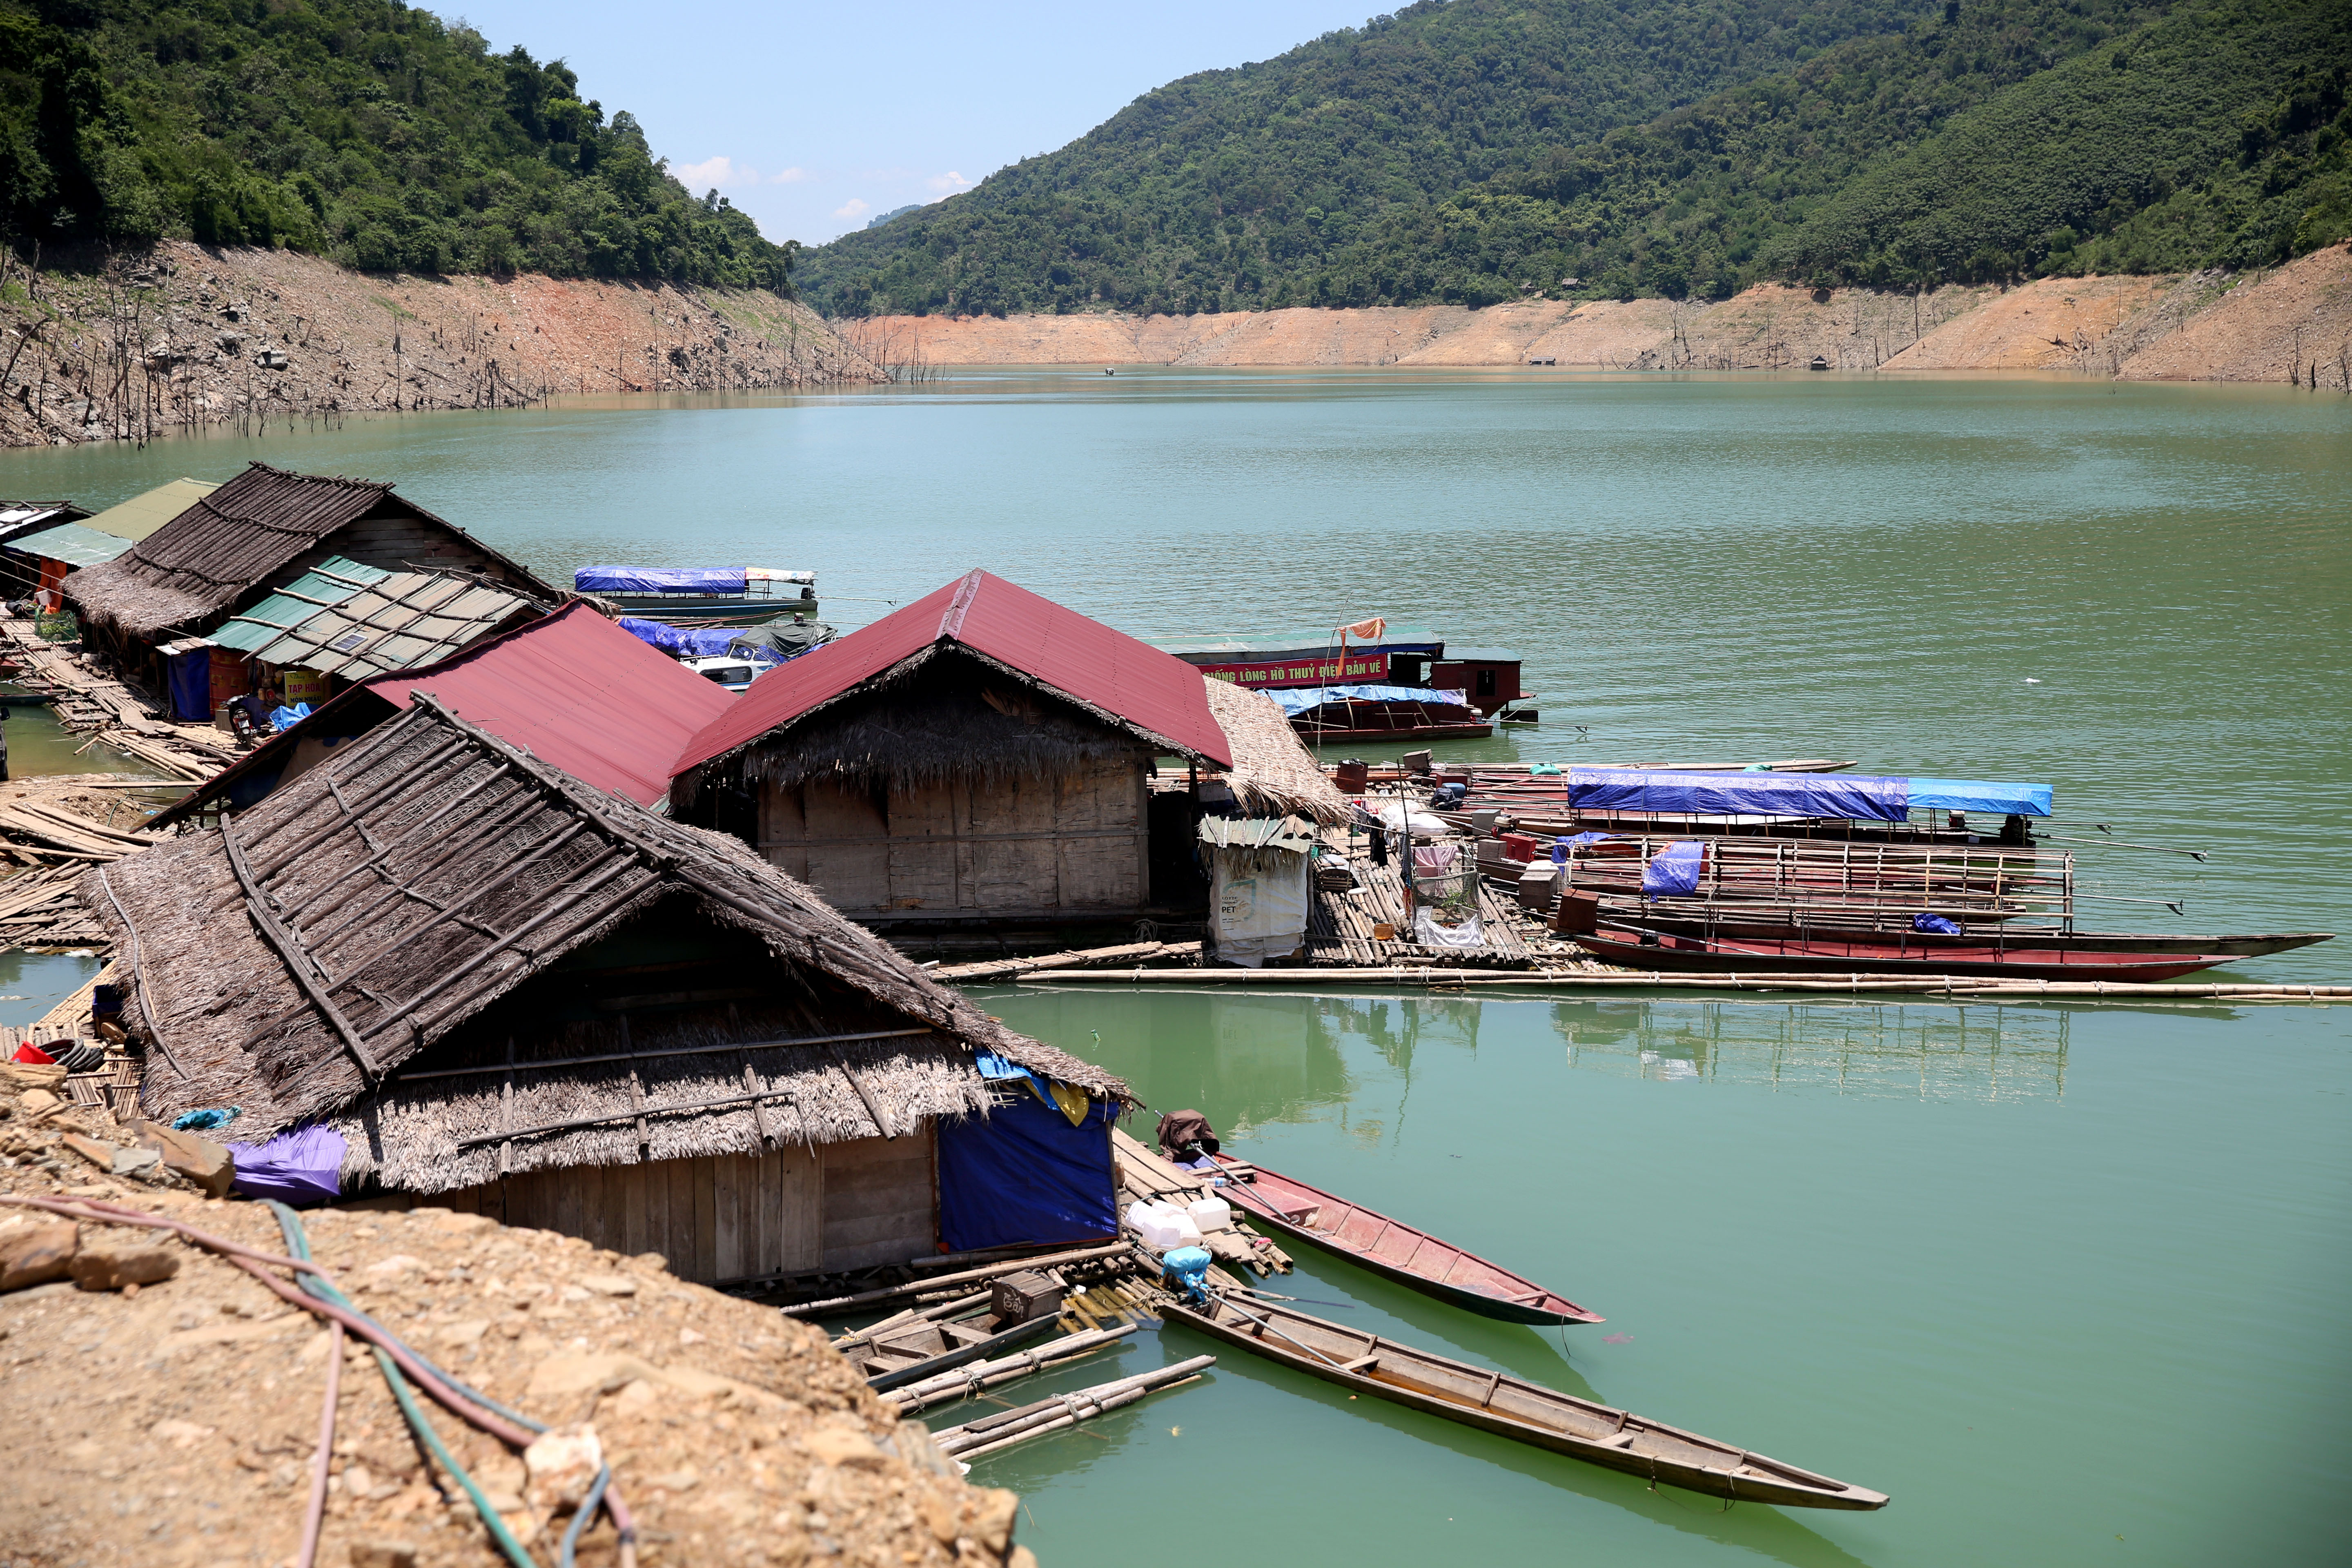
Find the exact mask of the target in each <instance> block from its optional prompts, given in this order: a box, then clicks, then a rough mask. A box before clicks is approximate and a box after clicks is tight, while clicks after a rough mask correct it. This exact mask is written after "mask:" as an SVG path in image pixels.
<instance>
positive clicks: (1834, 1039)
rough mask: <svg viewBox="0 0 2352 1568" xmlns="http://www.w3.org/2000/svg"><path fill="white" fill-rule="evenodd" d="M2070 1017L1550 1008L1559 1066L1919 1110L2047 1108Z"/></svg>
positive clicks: (2058, 1078) (1799, 1006) (1989, 1009)
mask: <svg viewBox="0 0 2352 1568" xmlns="http://www.w3.org/2000/svg"><path fill="white" fill-rule="evenodd" d="M2072 1018H2073V1014H2072V1012H2071V1011H2069V1010H2066V1009H2063V1008H2052V1009H2047V1010H2041V1009H2026V1008H2018V1007H1996V1006H1980V1007H1969V1006H1950V1005H1937V1006H1908V1005H1897V1004H1889V1003H1871V1004H1865V1005H1853V1004H1845V1003H1837V1004H1822V1003H1811V1002H1786V1003H1746V1002H1702V1003H1696V1004H1675V1005H1659V1004H1656V1003H1650V1002H1556V1003H1554V1004H1552V1005H1551V1026H1552V1032H1553V1033H1554V1034H1556V1035H1558V1036H1559V1037H1560V1038H1561V1039H1562V1040H1564V1041H1565V1042H1567V1045H1568V1065H1569V1066H1570V1067H1571V1068H1581V1069H1583V1070H1585V1071H1589V1072H1604V1073H1611V1074H1613V1075H1616V1076H1619V1077H1634V1078H1645V1079H1658V1080H1661V1081H1665V1082H1672V1081H1674V1080H1676V1079H1717V1080H1723V1081H1727V1082H1734V1083H1747V1084H1761V1085H1764V1086H1766V1087H1769V1088H1770V1089H1832V1090H1834V1091H1835V1092H1837V1093H1840V1094H1864V1095H1877V1096H1887V1095H1894V1096H1901V1097H1906V1098H1916V1099H1921V1100H1951V1099H1964V1100H2056V1099H2060V1098H2063V1095H2064V1094H2065V1092H2066V1039H2067V1034H2068V1030H2069V1027H2070V1026H2071V1020H2072Z"/></svg>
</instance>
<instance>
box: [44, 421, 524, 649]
mask: <svg viewBox="0 0 2352 1568" xmlns="http://www.w3.org/2000/svg"><path fill="white" fill-rule="evenodd" d="M329 555H341V556H345V557H347V558H349V559H351V560H353V561H357V562H359V563H362V564H363V565H368V566H377V567H381V568H383V569H384V570H385V571H394V572H396V571H400V570H403V569H404V568H408V567H420V566H421V567H438V568H444V569H451V570H457V571H464V572H474V573H478V574H480V575H482V576H483V577H485V578H487V579H488V580H489V581H491V582H494V583H500V584H509V585H512V586H515V587H519V588H521V589H523V590H525V591H526V592H528V593H529V594H530V595H533V596H535V597H538V598H540V599H542V600H545V601H548V602H550V603H552V602H554V601H556V600H559V599H561V598H562V596H563V595H562V593H561V592H560V591H558V590H556V589H554V588H551V587H549V586H548V585H547V584H544V583H541V581H539V579H538V578H536V577H535V576H533V575H532V574H530V571H529V570H528V569H527V568H525V567H524V566H522V565H521V564H520V563H517V562H514V561H510V560H509V559H508V558H507V557H506V556H504V555H501V554H500V553H499V552H497V551H495V550H493V549H491V548H490V547H489V546H488V545H487V544H484V543H483V542H480V541H479V540H478V539H475V538H474V537H473V536H472V535H470V534H468V533H467V532H466V531H464V530H463V529H461V528H458V527H457V526H456V525H455V524H453V523H450V522H446V521H443V520H442V519H440V518H438V517H436V516H435V515H433V513H431V512H429V511H426V510H425V509H424V508H423V507H420V506H416V505H415V504H414V503H412V502H410V501H408V500H404V499H403V498H401V497H399V496H397V495H394V493H393V488H392V486H391V485H389V484H386V483H381V482H378V481H375V480H372V479H341V478H333V477H329V476H326V475H320V474H294V473H288V472H286V471H285V470H284V469H281V468H271V467H270V466H269V465H268V464H267V463H254V464H252V465H250V466H249V467H247V469H246V470H245V472H243V473H241V474H239V475H237V476H236V478H235V479H231V480H229V481H228V482H227V483H226V484H224V485H222V486H220V487H219V488H218V489H214V490H212V491H210V492H209V493H207V494H204V495H200V496H198V497H196V499H195V500H194V502H193V504H191V505H190V506H189V507H188V508H187V510H184V511H183V512H181V513H180V514H179V515H178V516H177V517H175V518H173V520H172V521H170V522H168V523H165V524H164V525H163V527H161V528H159V529H156V530H155V531H153V532H152V533H150V534H148V535H147V536H146V537H144V538H143V539H142V540H140V542H138V543H137V544H136V545H134V546H133V547H132V548H131V550H130V551H129V552H126V553H125V554H123V555H121V556H119V557H117V558H116V559H115V560H112V561H110V562H107V563H104V564H102V565H97V566H88V567H84V568H83V569H81V570H80V571H79V572H76V573H75V574H73V576H72V577H71V578H70V579H69V582H68V589H67V594H66V598H67V603H68V605H69V606H70V607H71V608H72V609H73V610H74V612H75V613H76V614H77V615H79V616H80V617H81V619H82V620H83V621H84V622H85V623H86V624H88V625H89V626H93V627H95V628H96V629H98V630H99V631H100V633H101V634H104V635H106V636H108V637H112V638H114V639H115V640H117V641H119V642H120V641H140V642H152V641H154V640H156V639H157V638H158V637H161V636H162V635H163V633H165V632H167V631H171V632H178V633H182V634H187V633H201V632H205V631H208V630H210V629H211V628H212V627H213V626H217V625H218V624H219V623H220V622H222V621H224V620H226V619H227V618H228V617H229V616H231V615H233V614H234V613H236V611H237V610H238V609H241V608H243V607H244V606H245V605H247V604H250V603H252V602H253V601H255V600H257V599H258V598H259V597H260V596H261V595H262V594H263V593H265V592H266V591H267V590H268V588H270V587H271V586H273V585H277V584H284V583H289V582H291V581H292V580H293V579H294V578H296V577H298V576H299V575H300V574H302V573H303V572H304V571H305V570H307V569H308V568H309V567H310V566H312V565H314V564H316V563H318V562H320V561H322V560H324V559H326V558H327V557H328V556H329Z"/></svg>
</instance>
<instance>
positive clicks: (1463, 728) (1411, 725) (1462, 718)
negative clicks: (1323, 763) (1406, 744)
mask: <svg viewBox="0 0 2352 1568" xmlns="http://www.w3.org/2000/svg"><path fill="white" fill-rule="evenodd" d="M1266 695H1267V696H1268V697H1271V698H1273V699H1274V700H1275V702H1276V704H1277V705H1278V706H1279V707H1280V708H1281V709H1282V711H1283V713H1284V715H1285V716H1286V717H1287V718H1288V719H1289V721H1290V727H1291V728H1292V729H1294V730H1296V731H1298V733H1299V736H1300V738H1301V739H1303V740H1305V741H1307V742H1309V743H1310V744H1311V743H1314V742H1342V743H1345V742H1357V741H1477V740H1484V739H1485V738H1486V737H1487V736H1489V735H1491V734H1493V733H1494V732H1495V726H1494V724H1493V722H1492V721H1489V720H1487V719H1486V718H1483V717H1481V716H1480V714H1479V712H1478V710H1476V709H1475V708H1473V707H1471V706H1470V704H1469V703H1468V702H1467V701H1466V700H1465V699H1464V698H1463V695H1462V693H1461V692H1459V691H1447V690H1440V689H1437V688H1435V687H1431V686H1388V685H1381V684H1365V685H1360V686H1297V687H1286V688H1281V689H1276V690H1271V691H1268V692H1267V693H1266Z"/></svg>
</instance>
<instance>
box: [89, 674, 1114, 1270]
mask: <svg viewBox="0 0 2352 1568" xmlns="http://www.w3.org/2000/svg"><path fill="white" fill-rule="evenodd" d="M79 893H80V896H81V898H82V900H84V902H85V903H87V904H88V905H89V908H90V909H91V910H94V911H96V912H97V913H98V915H99V916H100V919H101V920H103V921H105V922H106V924H107V927H108V930H109V931H110V935H111V936H112V937H113V938H114V939H115V941H116V942H117V943H118V944H119V951H121V953H122V954H123V961H122V968H123V969H124V970H125V971H126V972H127V973H128V974H129V976H130V977H131V983H132V989H131V994H130V995H129V996H128V997H126V999H125V1008H124V1016H125V1017H126V1019H127V1020H128V1022H129V1024H130V1026H131V1028H132V1029H133V1031H134V1034H135V1036H136V1037H137V1038H138V1040H139V1041H140V1043H141V1045H142V1048H143V1051H144V1058H143V1064H142V1069H141V1073H142V1076H141V1084H140V1102H141V1106H142V1110H144V1112H145V1113H146V1114H147V1115H148V1116H149V1117H151V1118H154V1119H157V1120H169V1119H171V1118H173V1117H175V1116H177V1115H179V1114H182V1113H184V1112H185V1111H189V1110H198V1109H204V1108H210V1107H218V1106H240V1107H243V1108H244V1109H243V1110H242V1111H241V1113H240V1114H239V1115H238V1116H237V1118H236V1121H234V1122H233V1123H231V1125H230V1127H229V1129H228V1131H227V1134H226V1135H227V1136H230V1137H233V1138H236V1139H237V1140H239V1141H240V1142H244V1143H247V1144H256V1145H259V1153H260V1154H262V1155H271V1154H275V1155H278V1156H282V1157H283V1159H284V1161H285V1162H286V1163H289V1164H292V1165H294V1166H296V1167H298V1168H299V1169H300V1170H301V1171H303V1172H304V1173H306V1174H305V1176H304V1180H306V1181H307V1182H309V1183H310V1185H311V1186H312V1187H313V1189H314V1190H315V1191H317V1193H318V1194H319V1195H320V1196H325V1195H329V1194H332V1195H335V1196H339V1197H343V1198H360V1197H370V1196H373V1197H382V1198H385V1199H388V1200H391V1201H394V1202H428V1201H429V1202H431V1203H433V1204H436V1205H440V1206H443V1207H447V1208H453V1209H457V1210H459V1211H461V1212H469V1213H481V1214H487V1215H494V1216H496V1217H498V1218H499V1219H500V1220H502V1221H503V1222H505V1223H507V1224H509V1225H520V1226H538V1227H542V1228H548V1229H553V1230H559V1231H562V1232H564V1233H566V1234H568V1235H572V1236H578V1237H584V1238H586V1239H588V1240H590V1241H592V1242H593V1243H595V1244H596V1245H597V1246H600V1247H610V1248H612V1249H614V1250H616V1251H620V1252H627V1253H641V1252H649V1251H650V1252H659V1253H661V1254H662V1255H663V1256H664V1257H665V1258H667V1259H668V1260H669V1263H670V1267H671V1268H673V1269H674V1270H675V1271H676V1272H677V1274H679V1275H680V1276H681V1277H683V1278H686V1279H698V1280H705V1281H720V1280H730V1279H765V1278H772V1277H775V1276H779V1275H787V1274H796V1273H805V1272H814V1271H817V1270H825V1271H834V1270H841V1269H851V1268H866V1267H872V1266H876V1265H879V1264H884V1263H894V1262H904V1261H907V1260H908V1259H911V1258H919V1257H922V1256H926V1255H929V1254H932V1253H934V1252H937V1251H940V1250H965V1249H971V1248H977V1247H992V1246H999V1245H1006V1244H1010V1243H1014V1242H1032V1241H1034V1242H1053V1241H1067V1240H1085V1239H1090V1238H1094V1237H1108V1236H1110V1235H1113V1234H1115V1233H1116V1227H1117V1215H1116V1213H1115V1210H1114V1207H1113V1185H1112V1170H1111V1154H1110V1142H1109V1131H1108V1127H1109V1122H1110V1121H1111V1120H1112V1119H1113V1118H1114V1117H1116V1116H1117V1115H1118V1113H1119V1112H1120V1111H1121V1110H1124V1109H1125V1108H1127V1107H1128V1106H1129V1105H1130V1104H1131V1103H1132V1097H1131V1095H1130V1094H1129V1090H1128V1089H1127V1087H1126V1086H1125V1085H1124V1084H1123V1083H1121V1082H1120V1081H1119V1080H1118V1079H1117V1078H1115V1077H1112V1076H1111V1075H1109V1074H1108V1073H1106V1072H1104V1071H1103V1070H1101V1069H1100V1068H1096V1067H1093V1066H1090V1065H1088V1064H1087V1063H1086V1062H1083V1061H1080V1060H1078V1059H1076V1058H1073V1057H1070V1056H1067V1055H1066V1054H1064V1053H1062V1052H1060V1051H1057V1050H1055V1049H1053V1048H1051V1047H1046V1046H1044V1045H1041V1044H1039V1043H1038V1042H1036V1041H1034V1040H1030V1039H1026V1038H1024V1037H1021V1036H1018V1035H1015V1034H1013V1033H1012V1032H1011V1031H1009V1030H1007V1029H1005V1028H1004V1027H1003V1026H1002V1025H999V1024H997V1023H996V1022H994V1021H993V1020H992V1019H991V1018H989V1017H988V1016H986V1015H985V1014H983V1013H982V1012H980V1011H979V1010H978V1009H977V1008H975V1007H974V1006H972V1005H971V1003H970V1002H968V1001H966V1000H965V999H964V998H963V997H962V996H961V995H959V994H956V993H954V992H952V991H950V990H949V989H947V988H945V987H943V986H941V985H940V984H937V983H936V982H934V981H933V980H931V979H930V978H929V976H928V975H926V974H925V973H923V972H922V971H921V970H920V969H919V968H918V967H917V966H916V965H915V964H913V963H911V962H910V961H908V959H906V958H904V957H903V956H901V955H900V954H899V953H898V952H895V951H894V950H892V949H891V948H890V947H888V946H887V945H886V944H884V943H883V942H881V941H879V940H878V939H877V938H875V937H873V936H871V935H869V934H867V933H866V932H865V931H861V930H860V929H858V928H857V927H856V926H855V925H853V924H851V923H850V922H848V921H845V920H844V919H842V918H841V916H840V915H838V914H836V913H835V911H834V910H832V909H830V908H829V907H827V905H826V904H825V903H824V900H821V899H819V898H818V897H817V896H816V895H815V894H814V892H812V891H811V890H810V889H808V888H806V887H804V886H803V885H802V884H801V883H799V882H797V881H795V880H793V879H791V878H789V877H786V876H785V875H784V874H783V873H782V872H781V871H779V870H778V869H777V868H775V867H773V866H772V865H770V864H768V863H767V862H766V861H764V860H762V859H761V858H760V857H758V856H757V855H754V854H752V853H751V851H749V850H748V849H746V848H744V847H742V846H741V845H740V844H739V843H737V842H736V841H734V840H733V839H731V838H730V837H726V836H724V835H720V834H714V833H709V832H703V831H698V830H697V829H694V828H691V827H687V826H681V825H679V824H678V823H677V822H674V821H672V820H670V819H668V818H667V817H664V816H658V815H656V813H654V812H652V811H650V810H647V809H646V808H645V807H644V806H642V805H638V804H637V803H636V802H635V801H633V800H631V799H628V798H627V797H626V796H625V795H616V794H612V793H607V792H606V791H604V790H603V789H599V788H597V787H594V786H593V784H589V783H587V782H584V781H583V780H582V779H580V778H577V777H574V776H573V775H572V774H571V773H567V772H565V771H563V770H562V769H561V768H558V767H556V766H554V765H552V764H551V763H549V762H547V761H544V760H542V759H541V757H539V756H536V755H534V754H532V752H529V751H526V750H524V749H523V748H522V747H520V746H518V745H515V744H512V743H509V742H507V741H505V740H502V739H500V738H499V736H497V735H495V734H493V733H492V732H491V731H489V730H488V728H487V727H485V726H483V725H479V724H476V723H473V722H469V721H467V720H466V719H464V718H461V717H459V716H458V715H457V713H456V712H455V711H453V710H452V708H451V706H450V705H448V704H445V703H444V702H442V701H441V700H438V699H436V698H435V697H433V696H431V695H429V694H427V693H424V692H421V691H420V692H416V693H415V694H414V695H413V696H412V698H411V700H410V702H409V705H408V706H407V708H406V709H405V710H404V711H402V712H400V713H399V714H397V715H395V716H394V717H392V718H390V719H388V720H386V721H384V722H383V723H381V724H379V725H378V726H376V727H375V728H374V729H373V730H372V731H369V732H368V733H366V734H365V735H363V736H362V737H361V738H360V739H358V740H357V741H354V742H352V743H351V744H349V745H347V746H343V747H341V748H338V749H337V750H336V751H335V752H334V753H333V754H332V755H331V756H329V757H328V758H326V759H325V760H324V761H322V762H320V763H319V764H318V765H317V766H315V767H313V768H311V769H310V771H309V772H307V773H303V774H302V775H301V776H300V777H299V778H297V779H295V780H293V781H292V782H291V783H290V784H287V785H285V786H284V787H283V788H281V789H279V790H278V791H277V792H276V793H275V794H273V795H271V796H270V797H269V798H268V799H267V800H265V801H263V802H262V803H261V804H260V805H257V807H255V808H254V809H253V810H251V811H249V812H247V813H246V814H244V815H243V816H238V817H236V818H235V819H233V820H231V821H230V822H228V823H227V824H226V825H225V826H224V827H222V828H221V829H218V830H215V831H208V832H200V833H190V834H185V835H183V836H182V837H178V838H175V839H173V840H172V841H171V842H169V843H167V844H163V845H161V846H158V847H155V848H153V849H150V850H146V851H142V853H140V854H137V855H133V856H131V857H128V858H124V859H122V860H120V861H117V862H115V863H114V864H112V865H110V866H105V867H100V868H95V869H93V870H92V872H91V873H90V874H89V876H88V877H87V878H86V879H84V880H83V881H82V883H81V884H80V885H79ZM239 1169H240V1172H241V1173H243V1172H244V1171H245V1170H246V1169H247V1161H246V1157H245V1156H242V1155H241V1156H240V1165H239ZM241 1179H242V1177H241Z"/></svg>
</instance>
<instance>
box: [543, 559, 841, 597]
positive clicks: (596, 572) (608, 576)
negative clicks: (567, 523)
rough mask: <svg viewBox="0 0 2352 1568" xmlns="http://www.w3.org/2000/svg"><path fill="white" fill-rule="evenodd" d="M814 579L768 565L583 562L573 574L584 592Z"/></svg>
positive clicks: (732, 590)
mask: <svg viewBox="0 0 2352 1568" xmlns="http://www.w3.org/2000/svg"><path fill="white" fill-rule="evenodd" d="M815 581H816V574H815V573H814V572H779V571H776V570H775V569H773V568H772V567H767V566H583V567H581V568H580V569H579V570H578V571H576V572H574V573H572V587H573V588H574V589H575V590H577V591H578V592H580V593H583V594H741V593H747V592H749V591H750V589H751V584H753V583H802V584H810V583H814V582H815Z"/></svg>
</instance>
